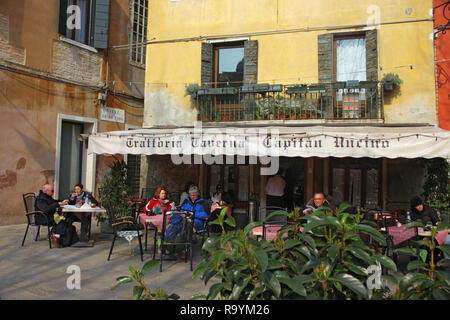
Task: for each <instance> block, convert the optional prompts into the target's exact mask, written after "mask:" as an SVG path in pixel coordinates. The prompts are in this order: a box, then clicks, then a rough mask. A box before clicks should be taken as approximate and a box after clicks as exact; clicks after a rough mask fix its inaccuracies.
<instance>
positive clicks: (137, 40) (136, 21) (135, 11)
mask: <svg viewBox="0 0 450 320" xmlns="http://www.w3.org/2000/svg"><path fill="white" fill-rule="evenodd" d="M147 19H148V0H132V5H131V34H130V40H131V44H132V46H131V47H130V61H132V62H137V63H140V64H145V55H146V45H145V44H144V43H145V42H146V41H147Z"/></svg>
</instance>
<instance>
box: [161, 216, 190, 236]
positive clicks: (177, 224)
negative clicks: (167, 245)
mask: <svg viewBox="0 0 450 320" xmlns="http://www.w3.org/2000/svg"><path fill="white" fill-rule="evenodd" d="M187 227H188V221H187V218H186V216H185V215H184V214H183V215H180V214H173V215H172V216H171V217H170V219H169V223H168V224H167V227H166V240H167V241H173V242H184V241H186V233H187V232H186V231H187Z"/></svg>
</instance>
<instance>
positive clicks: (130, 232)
mask: <svg viewBox="0 0 450 320" xmlns="http://www.w3.org/2000/svg"><path fill="white" fill-rule="evenodd" d="M106 209H107V211H108V216H109V221H110V223H111V226H112V228H113V234H114V237H113V240H112V243H111V249H110V250H109V255H108V259H107V260H108V261H109V260H110V258H111V254H112V251H113V248H114V243H115V241H116V238H117V237H119V238H124V239H126V240H127V241H128V242H131V241H132V240H133V239H134V238H136V237H137V238H138V240H139V249H140V253H141V261H144V252H143V250H142V241H141V237H142V235H143V230H142V226H141V225H140V223H138V221H137V220H136V217H132V216H125V217H115V215H114V213H113V211H112V210H111V207H110V206H109V205H106Z"/></svg>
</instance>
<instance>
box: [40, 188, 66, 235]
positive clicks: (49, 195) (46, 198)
mask: <svg viewBox="0 0 450 320" xmlns="http://www.w3.org/2000/svg"><path fill="white" fill-rule="evenodd" d="M54 192H55V189H54V187H53V186H52V185H50V184H48V183H46V184H44V185H43V186H42V190H40V191H39V195H38V196H37V197H36V201H35V204H34V206H35V208H36V210H37V211H42V212H43V213H44V214H45V215H46V216H47V219H45V217H44V216H42V215H40V214H37V215H35V223H36V224H38V225H47V221H48V222H49V223H50V225H51V226H53V225H55V221H54V219H53V215H54V214H55V212H56V210H57V209H58V208H59V207H60V206H63V205H66V204H67V202H68V200H67V199H66V200H63V201H60V200H55V199H53V193H54Z"/></svg>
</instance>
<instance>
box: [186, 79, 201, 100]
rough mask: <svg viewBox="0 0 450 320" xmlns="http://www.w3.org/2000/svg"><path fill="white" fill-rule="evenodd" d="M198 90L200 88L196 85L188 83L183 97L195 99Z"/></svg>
mask: <svg viewBox="0 0 450 320" xmlns="http://www.w3.org/2000/svg"><path fill="white" fill-rule="evenodd" d="M198 89H200V86H199V84H198V83H189V84H188V85H187V86H186V91H185V93H184V96H185V97H186V96H191V98H192V99H195V98H197V91H198Z"/></svg>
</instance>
